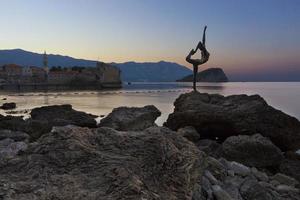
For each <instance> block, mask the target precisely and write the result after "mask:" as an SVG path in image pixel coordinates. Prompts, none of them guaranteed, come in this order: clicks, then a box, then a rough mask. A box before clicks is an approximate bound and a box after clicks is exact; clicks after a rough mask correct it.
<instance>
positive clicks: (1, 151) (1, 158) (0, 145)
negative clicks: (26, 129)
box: [0, 138, 27, 197]
mask: <svg viewBox="0 0 300 200" xmlns="http://www.w3.org/2000/svg"><path fill="white" fill-rule="evenodd" d="M26 148H27V144H26V143H25V142H15V141H14V140H12V139H10V138H7V139H4V140H0V167H1V166H2V165H4V164H5V162H7V161H8V160H9V159H12V158H14V157H15V156H16V155H17V154H18V152H19V151H24V150H25V149H26ZM0 191H1V190H0ZM0 197H1V193H0Z"/></svg>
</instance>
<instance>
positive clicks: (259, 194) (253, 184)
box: [240, 179, 273, 200]
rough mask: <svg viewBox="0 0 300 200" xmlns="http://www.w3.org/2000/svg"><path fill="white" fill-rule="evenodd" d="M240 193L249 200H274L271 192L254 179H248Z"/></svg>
mask: <svg viewBox="0 0 300 200" xmlns="http://www.w3.org/2000/svg"><path fill="white" fill-rule="evenodd" d="M240 193H241V195H242V197H243V198H244V199H247V200H273V198H272V195H271V194H270V193H269V191H268V190H267V189H266V188H264V187H262V186H261V185H260V184H259V183H258V182H257V181H255V180H253V179H246V180H245V181H244V183H243V184H242V185H241V188H240Z"/></svg>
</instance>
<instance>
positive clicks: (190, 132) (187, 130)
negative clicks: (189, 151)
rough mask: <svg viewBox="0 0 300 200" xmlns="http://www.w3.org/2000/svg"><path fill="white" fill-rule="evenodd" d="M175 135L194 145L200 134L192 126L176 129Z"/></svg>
mask: <svg viewBox="0 0 300 200" xmlns="http://www.w3.org/2000/svg"><path fill="white" fill-rule="evenodd" d="M177 133H178V134H179V135H181V136H183V137H185V138H186V139H188V140H190V141H191V142H194V143H196V142H197V141H198V140H200V134H199V133H198V132H197V130H196V129H195V128H194V127H192V126H187V127H184V128H180V129H178V131H177Z"/></svg>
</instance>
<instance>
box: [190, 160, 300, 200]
mask: <svg viewBox="0 0 300 200" xmlns="http://www.w3.org/2000/svg"><path fill="white" fill-rule="evenodd" d="M206 162H207V167H206V168H205V170H204V173H203V176H202V177H201V179H199V180H198V182H197V184H196V185H195V187H194V192H193V200H291V199H293V200H299V199H300V193H299V189H298V188H297V187H296V186H297V185H299V182H298V181H296V180H295V179H293V178H291V177H288V176H285V175H283V174H276V175H274V176H271V177H269V176H268V175H267V174H266V173H264V172H261V171H259V170H257V169H256V168H249V167H247V166H245V165H243V164H240V163H237V162H230V161H227V160H226V159H224V158H220V159H215V158H212V157H207V158H206Z"/></svg>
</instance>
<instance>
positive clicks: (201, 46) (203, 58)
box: [186, 26, 210, 91]
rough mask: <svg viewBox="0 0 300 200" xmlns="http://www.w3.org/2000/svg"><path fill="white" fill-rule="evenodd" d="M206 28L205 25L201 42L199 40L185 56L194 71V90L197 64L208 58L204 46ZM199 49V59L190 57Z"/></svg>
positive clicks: (194, 87)
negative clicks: (194, 47)
mask: <svg viewBox="0 0 300 200" xmlns="http://www.w3.org/2000/svg"><path fill="white" fill-rule="evenodd" d="M206 29H207V26H205V27H204V31H203V37H202V42H201V41H199V43H198V45H197V47H196V49H195V50H194V49H192V50H191V51H190V53H189V55H188V56H187V57H186V61H187V62H188V63H191V64H192V65H193V71H194V77H193V89H194V91H196V90H197V89H196V82H197V74H198V66H199V65H202V64H204V63H206V62H207V61H208V59H209V55H210V54H209V52H208V51H207V49H206V47H205V40H206ZM198 49H199V50H200V51H201V59H192V58H191V57H192V55H194V54H195V53H196V52H197V50H198Z"/></svg>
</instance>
